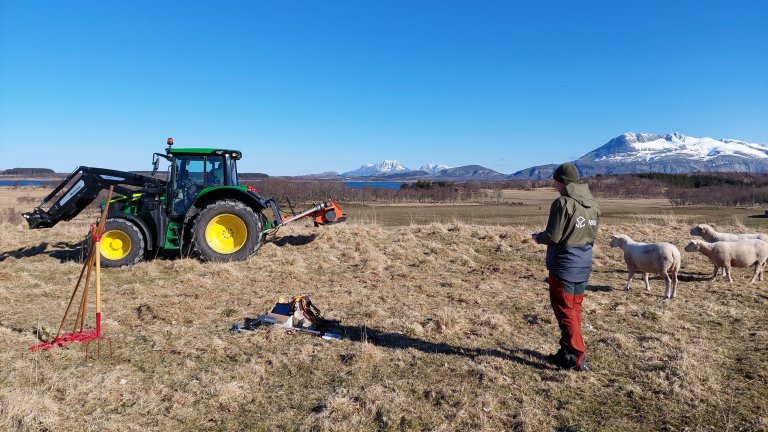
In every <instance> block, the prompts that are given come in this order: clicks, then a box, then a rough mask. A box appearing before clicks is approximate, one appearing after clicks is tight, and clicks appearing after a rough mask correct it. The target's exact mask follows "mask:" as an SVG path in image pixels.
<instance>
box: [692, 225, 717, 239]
mask: <svg viewBox="0 0 768 432" xmlns="http://www.w3.org/2000/svg"><path fill="white" fill-rule="evenodd" d="M707 231H712V228H711V227H710V226H709V225H707V224H699V225H695V226H694V227H693V228H691V235H694V236H698V237H701V236H702V235H703V234H704V233H705V232H707Z"/></svg>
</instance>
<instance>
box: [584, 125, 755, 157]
mask: <svg viewBox="0 0 768 432" xmlns="http://www.w3.org/2000/svg"><path fill="white" fill-rule="evenodd" d="M722 156H736V157H742V158H745V159H766V158H768V145H764V144H752V143H747V142H744V141H738V140H732V139H723V140H716V139H713V138H708V137H705V138H695V137H689V136H685V135H683V134H680V133H677V132H675V133H671V134H666V135H653V134H644V133H641V134H636V133H634V132H628V133H625V134H624V135H621V136H618V137H616V138H614V139H612V140H610V141H608V143H607V144H605V145H604V146H602V147H599V148H597V149H595V150H594V151H592V152H590V153H587V154H586V155H584V156H582V157H581V158H580V159H579V161H583V162H587V161H591V162H601V161H604V162H608V161H613V162H650V161H654V160H660V159H669V158H671V157H680V158H684V159H690V160H697V161H708V160H712V159H715V158H719V157H722Z"/></svg>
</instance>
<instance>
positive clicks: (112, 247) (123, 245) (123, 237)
mask: <svg viewBox="0 0 768 432" xmlns="http://www.w3.org/2000/svg"><path fill="white" fill-rule="evenodd" d="M129 252H131V238H130V237H129V236H128V234H126V233H125V232H123V231H120V230H112V231H107V232H105V233H104V235H103V236H101V256H103V257H104V258H106V259H108V260H112V261H117V260H119V259H123V258H125V257H126V255H128V253H129Z"/></svg>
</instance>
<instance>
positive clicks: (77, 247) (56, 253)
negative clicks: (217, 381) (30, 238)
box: [0, 242, 85, 262]
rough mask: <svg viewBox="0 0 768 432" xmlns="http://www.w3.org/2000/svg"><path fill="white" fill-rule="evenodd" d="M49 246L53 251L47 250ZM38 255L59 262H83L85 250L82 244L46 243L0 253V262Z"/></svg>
mask: <svg viewBox="0 0 768 432" xmlns="http://www.w3.org/2000/svg"><path fill="white" fill-rule="evenodd" d="M49 246H50V247H53V248H54V249H53V250H48V247H49ZM38 255H48V256H49V257H51V258H56V259H58V260H59V261H61V262H65V261H77V262H83V260H84V259H85V248H84V247H83V244H82V243H67V242H58V243H54V244H49V243H47V242H43V243H40V244H39V245H37V246H28V247H21V248H18V249H14V250H9V251H5V252H0V262H3V261H5V260H6V259H8V258H16V259H21V258H30V257H34V256H38Z"/></svg>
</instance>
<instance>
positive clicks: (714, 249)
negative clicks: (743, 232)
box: [685, 239, 768, 283]
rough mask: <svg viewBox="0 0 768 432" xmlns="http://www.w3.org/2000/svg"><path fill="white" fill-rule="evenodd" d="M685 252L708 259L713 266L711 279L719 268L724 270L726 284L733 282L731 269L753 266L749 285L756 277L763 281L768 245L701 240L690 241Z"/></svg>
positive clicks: (758, 242) (760, 242) (754, 242)
mask: <svg viewBox="0 0 768 432" xmlns="http://www.w3.org/2000/svg"><path fill="white" fill-rule="evenodd" d="M685 250H686V252H696V251H699V252H701V253H702V254H704V256H706V257H707V258H709V261H711V262H712V264H713V265H714V266H715V268H714V270H713V271H712V278H711V279H715V278H716V277H717V270H718V269H719V268H721V267H722V268H723V269H725V275H726V276H728V282H733V279H732V278H731V267H752V266H755V274H754V275H753V276H752V280H750V281H749V282H750V283H754V282H755V281H756V280H757V278H758V276H759V277H760V280H761V281H762V280H763V266H765V261H766V260H768V243H766V242H764V241H761V240H756V239H746V240H739V241H719V242H714V243H708V242H705V241H702V240H691V242H690V243H688V244H687V245H686V246H685Z"/></svg>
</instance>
